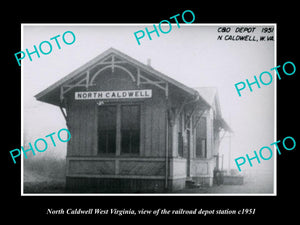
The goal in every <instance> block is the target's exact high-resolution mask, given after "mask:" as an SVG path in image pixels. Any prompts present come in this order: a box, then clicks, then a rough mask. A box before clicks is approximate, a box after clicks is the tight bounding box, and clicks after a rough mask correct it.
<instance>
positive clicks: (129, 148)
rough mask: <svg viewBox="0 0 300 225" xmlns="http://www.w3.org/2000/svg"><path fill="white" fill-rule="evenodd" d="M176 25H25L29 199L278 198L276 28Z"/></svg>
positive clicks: (24, 183)
mask: <svg viewBox="0 0 300 225" xmlns="http://www.w3.org/2000/svg"><path fill="white" fill-rule="evenodd" d="M187 15H188V12H187V13H186V16H187ZM178 18H179V17H178ZM162 19H163V18H162ZM180 19H181V18H180ZM178 20H179V19H178ZM186 20H187V21H190V20H191V18H188V17H186ZM179 22H180V25H179V24H176V23H174V21H171V20H170V22H168V21H166V20H165V21H164V22H163V23H159V24H158V23H157V24H150V23H145V24H143V23H141V24H130V23H128V24H84V23H82V24H51V23H50V24H35V23H32V24H31V23H28V24H26V23H24V24H22V38H21V41H22V48H21V49H22V52H20V53H19V54H17V55H16V59H17V60H16V66H18V63H20V64H21V74H22V76H21V78H22V107H21V109H22V147H23V150H25V151H22V152H20V156H18V157H20V158H21V161H22V165H21V194H22V195H23V196H28V195H29V196H34V195H38V196H43V195H46V196H52V195H53V196H61V195H62V196H64V195H71V196H82V195H95V196H102V195H104V196H114V195H125V196H127V195H129V196H143V195H150V196H165V195H167V196H168V195H170V196H220V195H221V196H248V195H255V196H274V195H276V194H277V189H276V187H277V180H276V175H277V167H276V165H277V163H276V157H278V155H276V148H275V147H276V146H275V145H274V144H273V145H271V144H272V143H274V142H276V141H277V136H276V85H277V82H281V81H279V80H277V79H278V78H277V76H278V74H276V70H275V69H276V68H275V67H276V66H277V65H279V64H277V61H276V41H277V39H276V37H277V36H276V34H277V26H276V24H275V23H255V24H251V23H243V24H238V23H237V24H232V23H231V24H226V23H219V24H214V23H205V24H200V23H186V22H184V21H179ZM280 63H282V64H281V67H280V68H279V69H278V68H277V69H278V71H277V72H280V73H281V76H285V75H284V73H283V72H282V67H283V64H284V63H285V62H280ZM293 66H294V64H293V63H292V62H287V63H286V64H284V67H283V68H284V69H285V70H284V71H285V72H286V73H287V74H291V73H292V72H293V68H295V67H293ZM274 68H275V69H274ZM279 70H280V71H279ZM285 141H286V146H287V148H292V145H293V142H292V141H293V140H292V139H291V140H288V139H287V140H285ZM13 155H14V156H15V157H17V152H13ZM12 163H13V162H12Z"/></svg>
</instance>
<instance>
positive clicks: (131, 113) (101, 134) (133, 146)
mask: <svg viewBox="0 0 300 225" xmlns="http://www.w3.org/2000/svg"><path fill="white" fill-rule="evenodd" d="M117 148H118V149H117ZM139 150H140V105H127V104H126V105H125V104H118V105H113V106H99V107H98V154H117V155H118V154H138V153H139Z"/></svg>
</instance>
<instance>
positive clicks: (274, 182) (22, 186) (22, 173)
mask: <svg viewBox="0 0 300 225" xmlns="http://www.w3.org/2000/svg"><path fill="white" fill-rule="evenodd" d="M154 24H156V23H154ZM24 25H26V26H70V25H71V26H145V25H146V26H148V25H153V23H152V24H151V23H130V24H128V23H126V24H122V23H121V24H120V23H103V24H99V23H95V24H93V23H92V24H90V23H87V24H85V23H22V24H21V49H23V36H24V35H23V34H24V30H23V28H24ZM163 25H164V24H163ZM174 25H175V24H174ZM180 25H181V26H195V25H196V26H274V37H275V40H274V67H275V66H276V65H277V24H276V23H203V24H200V23H192V24H180ZM23 72H24V71H23V66H21V146H23V141H24V139H23V138H24V137H23V129H24V124H23V122H24V120H23V95H22V94H23V91H24V87H23ZM274 101H275V102H274V128H275V129H274V142H275V141H276V140H277V79H275V83H274ZM274 150H275V146H274ZM274 152H275V151H274ZM23 158H24V157H23V154H21V196H277V154H274V175H273V176H274V179H273V193H236V194H233V193H223V194H222V193H214V194H209V193H208V194H203V193H199V194H196V193H145V194H119V193H116V194H110V193H104V194H101V193H91V194H85V193H80V194H74V193H62V194H60V193H42V194H38V193H37V194H35V193H30V194H27V193H24V185H23V183H24V180H23V178H24V171H23Z"/></svg>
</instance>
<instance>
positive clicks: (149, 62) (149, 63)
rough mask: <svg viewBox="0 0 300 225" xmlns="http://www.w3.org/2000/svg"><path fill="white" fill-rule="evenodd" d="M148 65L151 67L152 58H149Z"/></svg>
mask: <svg viewBox="0 0 300 225" xmlns="http://www.w3.org/2000/svg"><path fill="white" fill-rule="evenodd" d="M147 66H149V67H151V59H147Z"/></svg>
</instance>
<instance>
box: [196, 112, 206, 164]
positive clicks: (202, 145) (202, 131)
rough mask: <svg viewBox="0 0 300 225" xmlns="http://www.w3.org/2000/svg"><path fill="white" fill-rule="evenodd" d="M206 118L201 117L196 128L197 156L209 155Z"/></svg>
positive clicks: (204, 156)
mask: <svg viewBox="0 0 300 225" xmlns="http://www.w3.org/2000/svg"><path fill="white" fill-rule="evenodd" d="M206 130H207V128H206V118H205V117H202V118H200V121H199V124H198V126H197V129H196V157H197V158H206V157H207V143H206V142H207V140H206Z"/></svg>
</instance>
